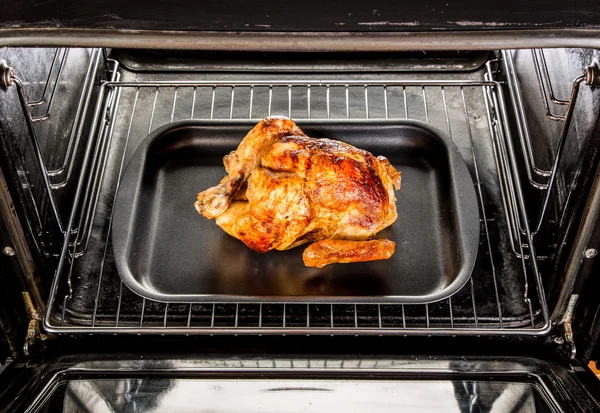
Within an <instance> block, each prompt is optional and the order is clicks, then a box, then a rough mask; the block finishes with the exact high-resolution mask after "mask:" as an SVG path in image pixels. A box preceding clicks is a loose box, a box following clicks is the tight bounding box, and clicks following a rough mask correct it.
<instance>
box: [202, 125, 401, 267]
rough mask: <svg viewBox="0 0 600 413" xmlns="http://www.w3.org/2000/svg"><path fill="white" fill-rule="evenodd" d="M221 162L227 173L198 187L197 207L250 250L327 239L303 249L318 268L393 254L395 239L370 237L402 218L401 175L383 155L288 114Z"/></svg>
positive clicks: (259, 129)
mask: <svg viewBox="0 0 600 413" xmlns="http://www.w3.org/2000/svg"><path fill="white" fill-rule="evenodd" d="M224 164H225V168H226V170H227V172H228V175H227V176H226V177H225V178H223V180H222V181H221V183H220V184H219V185H217V186H216V187H213V188H209V189H207V190H206V191H204V192H201V193H199V194H198V200H197V202H196V203H195V207H196V209H197V210H198V212H199V213H201V214H202V215H204V216H205V217H206V218H209V219H210V218H213V217H214V218H216V222H217V225H219V226H221V227H222V228H223V229H224V230H225V231H226V232H227V233H228V234H230V235H232V236H234V237H236V238H238V239H240V240H241V241H243V242H244V243H245V244H246V245H247V246H248V247H250V248H252V249H253V250H255V251H259V252H266V251H269V250H271V249H278V250H285V249H289V248H294V247H296V246H298V245H301V244H304V243H307V242H314V241H321V240H328V242H327V243H323V242H324V241H322V242H319V243H317V244H313V245H312V246H310V247H309V248H308V249H307V252H305V254H304V255H303V258H304V262H305V264H306V265H308V266H316V267H322V266H323V265H327V264H330V263H335V262H340V263H341V262H359V261H369V260H374V259H386V258H389V257H390V256H391V255H392V254H393V250H394V243H393V242H391V241H387V240H371V241H367V240H369V239H371V238H372V237H373V236H374V235H375V234H376V233H377V232H379V231H381V230H382V229H384V228H386V227H388V226H389V225H391V224H392V223H393V222H394V221H395V220H396V219H397V217H398V214H397V212H396V197H395V191H394V190H398V189H400V173H399V172H398V171H397V170H396V169H395V168H394V167H393V166H392V165H391V164H390V162H389V161H388V160H387V159H386V158H384V157H381V156H380V157H377V158H376V157H374V156H373V155H372V154H371V153H369V152H367V151H364V150H362V149H358V148H356V147H354V146H352V145H348V144H346V143H343V142H339V141H335V140H330V139H313V138H309V137H307V136H306V135H305V134H304V133H303V132H302V131H301V130H300V129H299V128H298V127H297V126H296V125H295V124H294V122H293V121H291V120H290V119H286V118H267V119H265V120H263V121H261V122H260V123H259V124H258V125H257V126H256V127H254V129H252V130H251V131H250V132H249V133H248V135H247V136H246V138H244V140H243V141H242V143H240V145H239V147H238V149H237V150H236V151H234V152H232V153H230V154H229V155H227V156H226V157H225V159H224ZM334 240H335V242H334ZM342 241H343V242H342ZM390 245H391V246H390ZM336 250H337V251H338V253H337V254H336V253H335V251H336ZM309 252H310V253H309ZM307 254H308V255H307ZM309 256H310V258H307V257H309ZM320 257H321V258H320Z"/></svg>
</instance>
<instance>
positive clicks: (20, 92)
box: [11, 75, 64, 233]
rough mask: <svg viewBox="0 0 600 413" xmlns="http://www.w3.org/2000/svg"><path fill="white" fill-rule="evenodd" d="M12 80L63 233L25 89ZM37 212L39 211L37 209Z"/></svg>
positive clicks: (48, 194) (57, 221) (19, 82)
mask: <svg viewBox="0 0 600 413" xmlns="http://www.w3.org/2000/svg"><path fill="white" fill-rule="evenodd" d="M11 78H12V81H13V82H14V84H15V85H16V86H17V94H18V95H19V102H20V103H21V108H22V109H23V113H24V114H25V123H26V124H27V130H28V132H29V137H30V139H31V144H32V145H33V149H34V153H35V158H36V161H37V163H38V167H39V168H40V171H41V172H42V179H43V181H44V187H45V190H46V195H47V197H48V199H49V201H50V208H51V209H52V215H53V216H54V219H55V221H56V224H57V226H58V229H59V231H60V232H62V233H64V226H63V223H62V219H61V217H60V212H59V211H58V205H57V204H56V199H55V198H54V193H53V191H52V184H51V182H50V178H49V177H48V170H47V169H46V164H45V162H44V158H43V155H42V149H41V148H40V143H39V139H38V137H37V132H36V131H35V127H34V126H33V120H32V116H31V112H30V110H29V106H28V105H27V98H26V97H25V90H24V89H23V82H22V81H21V79H19V78H18V77H17V76H14V75H13V76H11ZM38 213H39V211H38Z"/></svg>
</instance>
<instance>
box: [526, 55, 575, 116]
mask: <svg viewBox="0 0 600 413" xmlns="http://www.w3.org/2000/svg"><path fill="white" fill-rule="evenodd" d="M531 57H532V59H533V63H534V67H535V73H536V76H537V79H538V85H539V89H540V95H541V97H542V102H543V103H544V107H545V108H546V116H547V117H548V119H550V120H556V121H564V120H565V116H563V115H555V114H554V113H553V112H552V110H551V109H550V102H552V103H554V104H556V105H568V104H569V101H568V100H562V99H557V98H556V97H555V95H554V89H553V87H552V82H551V81H550V74H549V73H548V66H547V65H546V57H545V56H544V51H543V50H542V49H532V50H531Z"/></svg>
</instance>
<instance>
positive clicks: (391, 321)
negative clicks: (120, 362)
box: [2, 49, 591, 335]
mask: <svg viewBox="0 0 600 413" xmlns="http://www.w3.org/2000/svg"><path fill="white" fill-rule="evenodd" d="M531 53H532V57H533V59H534V62H535V65H534V66H535V68H536V73H537V79H538V81H539V86H540V93H541V94H542V97H543V99H544V102H546V104H545V106H546V109H547V110H546V112H547V115H548V118H549V119H552V120H555V121H561V122H564V127H563V132H562V133H561V136H560V139H559V145H558V147H557V150H556V153H555V155H554V156H555V158H554V161H553V167H552V170H543V169H541V168H539V167H538V166H537V165H536V164H535V159H534V157H533V150H532V145H531V137H530V135H529V133H528V130H527V121H526V118H525V113H524V109H523V101H522V96H520V94H519V90H520V89H519V84H518V78H517V76H516V74H515V68H514V57H513V52H512V51H503V52H501V54H500V56H499V59H497V60H495V61H494V60H492V61H490V62H488V64H487V69H488V71H487V74H486V76H485V80H483V81H476V80H431V79H427V80H410V81H409V80H406V81H400V80H389V81H385V80H338V79H334V80H300V79H294V80H269V79H261V80H252V81H250V80H240V81H221V80H218V81H208V80H205V81H136V82H121V81H120V73H119V68H118V62H116V61H114V60H111V59H108V58H107V56H106V54H105V53H102V51H101V50H100V49H93V50H91V55H90V62H89V67H88V70H87V74H86V80H85V83H84V85H83V89H82V93H81V99H80V101H79V105H78V108H77V112H76V113H77V115H76V116H77V117H76V120H75V122H74V124H73V126H72V130H71V133H70V134H69V142H68V145H67V151H66V153H65V156H64V160H63V162H62V164H61V165H59V166H57V167H48V166H47V165H46V164H45V163H44V159H43V155H42V153H41V151H40V149H39V141H38V137H37V135H36V131H35V127H34V123H36V122H41V121H44V120H45V119H47V118H48V117H49V115H50V111H51V109H52V101H53V99H54V94H55V90H56V84H57V83H58V79H59V78H60V76H61V72H62V68H63V67H64V62H65V61H66V59H67V58H68V55H69V49H57V50H56V53H55V55H54V58H53V62H52V65H51V67H50V70H49V73H48V80H47V82H46V86H45V88H44V91H43V93H42V97H41V98H39V99H35V100H30V101H28V100H27V99H26V95H25V92H24V87H23V83H22V82H21V81H20V79H19V78H18V77H17V76H15V75H14V73H13V72H10V71H8V70H9V69H10V68H6V67H4V68H2V70H3V71H4V72H5V74H6V72H7V71H8V73H9V77H8V78H9V79H10V83H9V84H8V86H10V85H12V84H15V85H16V86H17V90H18V93H19V98H20V102H21V105H22V108H23V111H24V113H25V114H26V121H27V126H28V130H29V133H30V138H31V140H32V143H33V147H34V148H35V149H36V158H37V160H38V164H39V167H40V169H41V170H42V173H43V176H44V182H45V187H46V188H45V189H46V192H47V195H48V198H49V200H50V202H49V205H50V208H51V210H52V213H53V215H54V216H55V218H56V223H57V226H58V228H59V230H60V232H61V233H62V234H63V236H64V243H63V245H62V248H61V251H60V254H59V257H58V262H59V264H58V268H57V270H56V273H55V277H54V279H53V283H52V286H51V291H50V298H49V301H48V306H47V310H46V315H45V319H44V324H45V328H46V330H47V331H49V332H53V333H69V334H74V333H117V332H119V333H135V334H354V335H359V334H378V335H385V334H393V335H398V334H400V335H482V334H485V335H512V334H519V335H537V334H544V333H546V332H547V331H548V330H549V328H550V320H549V315H548V308H547V304H546V300H545V294H544V291H543V287H542V280H541V275H540V270H539V265H538V264H539V260H540V259H544V258H545V257H538V256H537V255H536V253H535V248H534V247H533V245H534V244H533V240H534V237H535V235H536V234H537V232H538V231H539V229H540V227H541V225H542V224H543V220H544V215H545V212H546V208H547V204H548V198H549V194H550V192H551V190H552V186H553V182H554V177H555V175H556V165H557V164H558V163H559V162H560V156H561V150H562V146H563V144H562V142H564V140H566V139H567V135H568V130H569V122H570V119H571V117H572V114H573V107H574V106H575V103H576V99H577V92H578V90H579V86H580V85H581V84H582V83H585V84H590V78H591V77H590V76H589V75H588V76H586V75H583V76H581V77H579V78H577V79H576V80H575V81H574V83H573V88H572V93H571V96H570V99H569V100H568V101H566V100H562V99H558V98H556V96H555V93H554V90H553V87H552V82H551V81H550V78H549V75H548V69H547V66H546V62H545V58H544V54H543V51H541V50H532V51H531ZM101 57H104V64H105V66H106V67H111V74H110V77H109V80H108V81H105V82H103V83H102V84H101V86H100V87H99V92H98V97H97V100H96V103H95V106H93V108H94V113H93V119H92V126H91V128H90V131H89V134H88V138H87V143H86V146H85V148H84V149H83V152H82V154H83V161H82V167H81V173H79V176H78V180H77V185H76V191H75V196H74V201H73V207H72V210H71V212H70V214H69V219H68V222H67V223H63V222H62V220H61V218H60V214H59V213H58V210H57V207H56V205H55V202H54V197H53V191H54V190H56V189H59V188H61V187H63V186H64V185H66V184H67V183H68V182H69V181H70V178H71V175H72V169H73V168H72V166H73V159H74V158H75V155H76V153H77V151H78V147H79V146H80V145H79V143H80V140H81V135H82V130H83V122H84V118H85V115H86V113H87V112H88V109H89V106H90V97H91V94H92V93H91V91H92V88H93V87H94V81H93V80H94V78H95V77H96V76H97V73H98V67H99V61H100V59H101ZM494 64H495V66H494ZM500 66H501V67H502V70H503V71H504V73H505V75H506V77H507V81H506V85H507V86H508V87H507V89H508V92H509V98H510V103H511V104H512V107H513V110H514V111H515V113H516V123H517V132H518V133H517V137H518V141H517V140H516V139H513V134H512V133H511V129H510V127H509V125H508V114H507V99H506V97H505V93H504V89H505V85H504V83H503V82H499V81H496V80H495V78H496V75H497V73H498V72H499V71H500V70H501V69H500V68H499V67H500ZM56 67H57V68H58V69H57V70H55V68H56ZM53 77H55V80H53V81H52V80H51V79H52V78H53ZM51 84H53V86H52V85H51ZM449 94H452V95H453V96H454V97H453V99H449V98H448V96H449ZM457 96H458V98H457ZM474 96H475V97H474ZM417 98H419V99H417ZM124 100H125V101H126V102H127V104H122V102H123V101H124ZM419 100H420V101H419ZM450 101H451V102H450ZM357 102H358V103H357ZM44 104H45V105H46V111H45V113H44V114H42V115H34V114H33V113H32V110H34V108H37V107H38V106H43V105H44ZM451 105H454V106H452V107H451ZM457 105H458V107H457ZM474 105H475V106H477V105H484V107H485V111H484V116H475V115H474V114H473V112H474V111H473V107H474ZM551 105H553V106H566V107H567V109H566V114H565V115H556V114H555V113H553V112H552V111H551V108H550V106H551ZM360 106H362V107H363V109H362V110H360V111H357V107H360ZM436 110H437V111H441V113H442V114H443V117H442V119H443V122H442V124H441V125H436V126H438V127H440V128H443V129H445V130H446V131H447V133H448V134H449V135H450V136H451V137H452V138H453V139H454V138H455V137H456V134H453V130H454V131H456V130H457V129H459V130H461V132H463V133H465V134H466V136H467V137H468V140H467V144H468V145H467V146H463V147H461V152H462V154H463V156H464V157H465V159H466V160H467V163H468V164H469V165H470V169H471V173H472V176H473V180H474V185H475V188H476V192H477V196H478V200H479V204H480V212H481V217H482V219H481V237H482V239H483V240H484V241H483V243H482V246H480V251H479V254H480V256H482V255H483V256H484V258H482V260H481V261H482V262H483V263H482V265H487V266H488V271H487V275H489V277H490V279H489V280H487V281H489V282H490V283H491V285H492V286H493V291H492V292H491V293H489V294H490V295H491V296H492V302H493V305H492V307H493V308H494V310H493V311H492V312H491V313H490V312H487V313H486V314H478V303H477V302H478V298H477V297H476V294H475V292H476V291H477V290H478V288H477V286H478V285H477V284H478V283H479V282H480V280H479V279H478V277H477V274H475V273H474V276H473V277H472V278H471V279H470V280H469V282H468V283H467V285H466V286H465V287H464V288H463V289H462V290H461V291H460V292H459V293H457V294H456V295H455V296H452V297H449V298H447V299H445V300H443V302H439V303H431V304H425V305H420V306H408V305H406V306H405V305H392V304H390V305H385V304H373V305H348V304H336V303H330V302H325V303H322V304H306V303H305V304H296V303H294V304H291V303H283V302H281V303H277V302H265V303H261V304H240V303H230V304H203V305H200V304H186V305H174V304H164V303H156V302H152V301H150V300H146V299H145V298H142V297H137V296H136V297H134V299H135V300H137V301H139V303H140V305H139V308H140V311H139V312H133V313H129V314H128V313H127V312H126V311H125V308H124V307H125V304H124V297H125V296H129V297H130V298H131V295H132V294H133V293H132V292H131V291H129V290H128V288H127V287H126V286H124V285H123V283H122V282H119V287H118V293H117V296H116V301H115V302H114V306H112V307H111V308H109V311H106V308H100V307H101V305H100V304H101V303H100V301H101V300H102V299H103V298H102V294H101V293H102V288H103V282H104V283H106V282H107V279H106V278H105V279H104V280H103V277H107V278H108V277H111V276H112V277H114V275H115V274H114V273H112V274H109V275H105V270H106V267H107V266H109V263H107V256H109V255H110V253H111V252H110V245H109V244H110V243H109V242H108V240H109V231H110V219H111V218H112V215H110V212H109V214H108V222H97V221H98V218H97V217H98V215H101V214H100V213H99V205H101V199H103V197H108V198H109V199H112V198H114V194H115V193H116V190H117V188H118V184H119V180H120V176H121V173H122V172H123V169H124V167H125V159H126V154H127V153H128V151H130V150H131V148H130V147H129V146H128V145H130V144H131V143H132V142H134V141H137V143H139V140H140V139H141V138H143V137H145V135H147V134H149V133H150V132H151V131H152V130H154V129H156V128H157V127H159V126H162V125H164V124H166V123H168V122H172V121H174V120H180V119H184V118H187V119H217V118H218V119H223V118H225V119H254V120H259V119H261V118H262V117H264V116H268V115H271V114H278V115H287V116H290V117H294V119H319V120H321V119H335V118H339V119H409V118H419V119H421V120H423V121H425V122H430V114H431V113H432V112H433V111H436ZM451 112H452V113H456V112H459V113H462V119H459V120H457V119H456V118H455V117H454V116H451V115H450V113H451ZM142 119H145V122H146V126H145V127H144V126H142V127H140V125H139V123H140V122H142ZM481 122H483V123H484V124H486V125H487V127H486V128H483V129H484V133H483V136H480V135H481V130H482V128H481V127H480V123H481ZM457 123H461V124H462V126H459V127H458V128H457V127H456V124H457ZM475 124H477V125H478V127H477V128H476V127H475ZM116 125H118V126H116ZM115 128H116V129H118V132H117V133H116V134H115ZM461 128H462V129H461ZM476 132H478V133H476ZM115 135H118V136H116V137H115ZM475 135H477V136H475ZM481 139H487V140H488V145H489V148H491V150H492V154H491V155H490V154H486V156H489V159H485V160H484V161H483V162H482V161H481V160H480V159H479V158H481V157H482V155H481V153H480V149H478V147H477V143H478V142H479V141H480V140H481ZM513 142H519V143H520V145H521V149H522V151H520V152H518V151H517V150H516V149H515V147H514V143H513ZM463 143H464V142H463ZM115 156H116V157H117V158H118V160H117V162H116V164H115V165H116V168H117V171H118V172H117V176H116V177H114V176H111V173H110V171H107V165H108V163H110V162H109V160H110V159H111V158H112V157H115ZM519 156H522V157H523V159H524V161H525V163H526V166H527V175H528V178H529V183H530V184H531V185H532V186H533V187H535V188H537V189H540V190H545V191H546V195H545V202H544V203H543V206H542V210H541V211H540V215H539V216H538V218H537V220H534V221H531V220H530V219H529V218H528V216H527V209H526V206H525V200H524V196H523V188H522V187H521V181H520V179H519V167H518V164H519V160H518V159H517V158H518V157H519ZM489 160H491V161H492V164H493V169H494V171H495V172H494V173H493V174H492V175H494V176H495V179H496V180H497V188H498V189H499V198H498V199H491V198H493V194H492V195H490V194H489V192H488V191H486V190H485V183H484V182H482V175H484V174H485V173H486V171H485V170H486V169H487V167H489V165H488V162H486V161H489ZM59 176H62V177H63V180H59V181H55V180H54V179H55V178H53V180H51V179H50V178H51V177H59ZM540 177H542V178H545V179H543V180H542V181H543V182H542V181H538V178H540ZM534 178H535V179H534ZM111 179H112V181H111ZM111 182H112V183H111ZM494 202H497V203H498V204H499V205H495V207H497V208H498V211H499V212H498V213H499V214H502V215H503V219H504V221H505V222H506V225H507V227H508V228H499V226H500V224H499V222H497V221H498V220H497V219H496V218H494V216H493V215H494V213H495V212H496V211H492V209H493V208H490V205H493V204H494ZM109 204H110V201H109ZM109 208H110V209H112V204H110V205H109ZM42 212H43V211H39V212H38V213H39V214H40V215H41V214H42ZM531 223H532V224H531ZM98 227H100V233H101V236H100V238H102V239H103V240H104V244H103V246H102V249H101V252H100V262H101V264H100V269H99V274H98V283H97V286H96V289H95V291H92V292H91V294H93V295H95V300H94V306H93V309H91V311H90V312H89V314H85V315H84V316H83V317H80V318H77V317H70V316H69V315H68V310H67V308H68V304H69V301H70V300H71V299H72V295H73V289H72V283H73V277H76V271H74V268H75V267H76V263H77V262H78V260H81V259H83V258H84V257H85V256H86V254H89V253H90V251H89V246H90V242H91V240H92V239H93V238H94V236H95V235H94V231H97V230H98ZM494 227H496V228H494ZM502 231H505V232H506V235H507V236H508V238H509V245H510V249H511V251H512V254H513V255H514V257H515V258H516V259H517V260H518V261H517V263H518V267H519V269H520V271H521V272H522V274H521V277H522V283H523V284H522V287H523V293H522V301H523V304H524V305H525V307H526V309H527V311H526V312H525V313H524V315H523V316H521V317H513V316H507V315H506V314H505V310H504V306H505V304H504V303H503V302H502V300H501V295H502V288H503V287H502V285H500V282H499V271H501V270H502V263H501V262H498V261H499V258H498V257H497V256H496V255H497V246H496V245H494V243H493V241H492V238H494V237H495V236H497V233H498V232H502ZM495 234H496V235H495ZM94 253H96V251H95V252H94ZM105 264H106V265H105ZM106 272H109V271H106ZM461 295H463V296H464V297H468V301H470V303H471V304H470V306H471V308H472V312H471V314H470V315H465V314H464V313H461V314H457V313H458V311H456V310H457V306H456V303H453V300H454V301H458V298H457V297H458V296H461ZM487 298H488V297H486V299H487ZM480 300H481V299H480ZM461 306H462V307H464V305H463V304H461ZM409 307H410V308H409ZM415 307H418V308H417V309H415ZM462 307H461V309H462ZM136 308H137V307H136ZM417 313H418V315H415V314H417ZM415 320H416V321H415Z"/></svg>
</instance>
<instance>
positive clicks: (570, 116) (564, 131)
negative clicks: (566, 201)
mask: <svg viewBox="0 0 600 413" xmlns="http://www.w3.org/2000/svg"><path fill="white" fill-rule="evenodd" d="M584 81H585V75H581V76H579V77H578V78H577V79H575V80H574V81H573V87H572V88H571V98H570V99H569V104H568V106H567V113H566V115H565V118H564V123H563V127H562V131H561V133H560V137H559V139H558V146H557V147H556V154H555V155H554V161H553V162H552V170H551V174H550V180H549V181H548V187H547V188H546V193H545V194H544V200H543V201H542V207H541V210H540V214H539V217H538V219H537V223H536V225H535V229H534V230H533V234H534V235H535V234H537V233H538V232H539V230H540V229H541V227H542V223H543V222H544V218H545V217H546V211H547V210H548V203H549V202H550V196H551V195H552V189H553V188H554V184H555V182H556V173H557V171H558V165H559V164H560V161H561V159H562V154H563V150H564V147H565V141H566V140H567V135H568V134H569V127H570V126H571V119H573V111H574V109H575V104H576V103H577V96H579V86H580V85H581V84H582V83H583V82H584Z"/></svg>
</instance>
